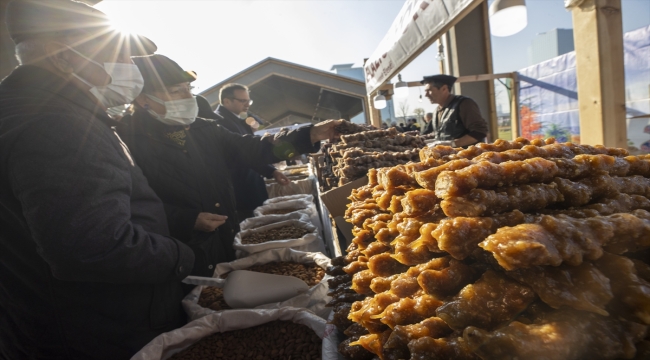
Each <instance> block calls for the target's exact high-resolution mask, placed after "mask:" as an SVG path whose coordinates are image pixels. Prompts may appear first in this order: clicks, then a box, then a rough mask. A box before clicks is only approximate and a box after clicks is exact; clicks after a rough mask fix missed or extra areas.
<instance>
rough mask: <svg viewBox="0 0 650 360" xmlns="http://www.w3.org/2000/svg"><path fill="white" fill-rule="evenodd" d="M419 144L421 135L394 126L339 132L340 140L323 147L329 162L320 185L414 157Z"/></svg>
mask: <svg viewBox="0 0 650 360" xmlns="http://www.w3.org/2000/svg"><path fill="white" fill-rule="evenodd" d="M422 147H424V140H423V138H421V137H420V136H416V135H408V134H402V133H399V132H398V131H397V130H396V129H395V128H390V129H386V130H370V131H363V132H358V133H354V134H347V135H342V136H341V142H339V143H336V144H328V146H327V147H325V149H324V150H325V151H324V152H325V153H326V155H327V157H328V159H327V160H326V163H328V164H330V165H331V166H330V168H329V169H325V172H326V173H327V174H326V175H325V177H324V180H325V184H323V185H326V186H327V188H332V187H336V186H341V185H344V184H347V183H348V182H350V181H353V180H356V179H359V178H362V177H364V176H366V174H367V173H368V170H369V169H376V168H381V167H389V166H395V165H398V164H405V163H408V162H411V161H417V160H418V159H419V150H420V149H421V148H422ZM324 190H325V189H324Z"/></svg>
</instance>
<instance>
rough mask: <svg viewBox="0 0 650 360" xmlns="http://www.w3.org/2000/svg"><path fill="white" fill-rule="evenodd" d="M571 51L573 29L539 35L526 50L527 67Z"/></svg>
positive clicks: (554, 30) (572, 47)
mask: <svg viewBox="0 0 650 360" xmlns="http://www.w3.org/2000/svg"><path fill="white" fill-rule="evenodd" d="M573 50H574V46H573V29H553V30H551V31H547V32H545V33H539V34H537V36H536V37H535V38H534V39H533V42H532V43H531V45H530V47H529V48H528V65H534V64H538V63H540V62H542V61H546V60H548V59H552V58H554V57H556V56H560V55H563V54H566V53H568V52H571V51H573Z"/></svg>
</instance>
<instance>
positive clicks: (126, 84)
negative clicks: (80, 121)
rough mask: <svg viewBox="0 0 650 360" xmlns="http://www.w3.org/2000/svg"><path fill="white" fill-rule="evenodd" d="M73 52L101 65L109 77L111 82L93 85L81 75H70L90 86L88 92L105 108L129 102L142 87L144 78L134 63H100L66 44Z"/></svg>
mask: <svg viewBox="0 0 650 360" xmlns="http://www.w3.org/2000/svg"><path fill="white" fill-rule="evenodd" d="M66 47H67V48H68V49H70V50H71V51H72V52H74V53H75V54H77V55H79V56H81V57H82V58H84V59H86V60H88V61H90V62H91V63H93V64H95V65H97V66H99V67H101V68H103V69H104V71H106V73H107V74H108V75H109V76H110V77H111V82H110V84H108V85H104V86H95V85H93V84H91V83H90V82H88V81H86V79H84V78H82V77H81V76H79V75H77V74H75V73H73V74H72V76H74V77H76V78H77V79H79V80H80V81H81V82H83V83H84V84H86V85H88V86H90V93H91V94H93V95H94V96H95V97H96V98H97V100H99V102H101V103H102V104H103V105H104V106H106V107H107V108H109V107H114V106H119V105H124V104H129V103H131V102H132V101H133V99H135V98H136V97H137V96H138V95H140V92H141V91H142V87H144V79H143V78H142V74H141V73H140V69H138V67H137V66H135V65H134V64H121V63H104V65H103V66H102V65H101V64H100V63H98V62H96V61H94V60H92V59H90V58H88V57H86V56H85V55H83V54H81V53H80V52H78V51H77V50H75V49H73V48H71V47H69V46H67V45H66Z"/></svg>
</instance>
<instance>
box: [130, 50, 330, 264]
mask: <svg viewBox="0 0 650 360" xmlns="http://www.w3.org/2000/svg"><path fill="white" fill-rule="evenodd" d="M133 62H134V63H135V64H136V65H137V66H138V68H139V69H140V72H141V73H142V76H143V78H144V88H143V91H142V94H141V95H140V96H138V97H137V98H136V100H135V101H134V102H133V113H132V114H131V115H126V116H124V118H123V119H122V124H121V125H120V127H119V129H118V131H119V134H120V136H121V137H122V138H123V139H124V141H125V142H126V143H127V145H128V146H129V148H130V149H131V152H132V154H133V157H134V158H135V160H136V162H137V163H138V164H140V166H141V167H142V170H143V172H144V174H145V176H146V177H147V179H148V180H149V185H150V186H151V187H152V188H153V189H154V190H155V191H156V193H157V194H158V196H160V198H161V199H162V200H163V203H164V204H165V211H166V213H167V220H168V222H169V229H170V232H171V234H172V236H174V237H175V238H177V239H179V240H182V241H183V242H185V243H186V244H188V245H189V246H190V247H191V248H192V249H193V250H194V251H195V257H196V263H195V266H194V270H193V273H194V274H196V275H203V276H210V275H212V274H213V273H214V266H215V265H216V264H218V263H220V262H226V261H232V260H234V259H235V251H234V249H233V248H232V243H233V240H234V237H235V234H236V233H237V232H238V231H239V221H238V217H237V212H236V205H235V197H234V193H233V185H232V182H231V175H230V174H231V171H232V170H235V169H239V168H251V167H254V166H263V165H265V164H271V163H275V162H278V161H281V160H285V159H287V158H291V157H293V156H295V155H299V154H302V153H306V152H311V151H314V152H315V151H317V150H318V148H319V145H318V143H319V142H320V140H324V139H329V138H333V137H336V136H337V135H338V134H337V132H336V130H335V127H336V126H337V125H339V124H340V123H341V121H340V120H336V121H333V120H332V121H329V122H323V123H319V124H316V125H314V126H310V127H304V128H301V129H299V130H297V131H293V132H289V133H282V134H280V135H279V136H276V137H275V139H274V141H270V140H267V139H262V138H261V137H259V136H252V135H240V134H236V133H233V132H230V131H228V130H227V129H226V128H224V127H222V126H220V125H218V124H217V123H216V122H215V121H214V120H210V119H202V118H196V114H197V112H198V105H197V103H196V100H195V99H194V96H193V95H192V93H191V92H190V82H192V81H194V80H195V79H196V74H195V73H194V72H191V71H185V70H183V68H181V67H180V66H179V65H178V64H177V63H176V62H174V61H173V60H171V59H169V58H167V57H165V56H163V55H159V54H155V55H151V56H142V57H134V58H133Z"/></svg>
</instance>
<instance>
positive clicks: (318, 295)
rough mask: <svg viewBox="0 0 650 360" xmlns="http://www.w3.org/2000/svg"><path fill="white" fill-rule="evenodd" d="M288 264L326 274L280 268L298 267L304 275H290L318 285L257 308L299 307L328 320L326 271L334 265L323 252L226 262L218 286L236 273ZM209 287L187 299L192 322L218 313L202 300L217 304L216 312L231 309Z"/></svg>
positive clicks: (278, 252)
mask: <svg viewBox="0 0 650 360" xmlns="http://www.w3.org/2000/svg"><path fill="white" fill-rule="evenodd" d="M287 262H292V263H298V264H305V265H307V266H310V265H314V266H317V267H319V268H320V269H322V270H323V272H320V271H313V269H308V268H305V269H300V268H298V267H296V266H278V267H279V268H284V269H287V271H289V272H291V271H292V269H294V268H298V269H295V270H297V271H299V272H301V273H299V274H293V273H287V274H286V275H293V276H296V277H298V278H300V279H302V280H303V281H305V282H307V283H308V284H309V285H311V284H314V285H313V286H312V287H310V288H309V290H308V291H307V292H305V293H303V294H299V295H297V296H294V297H293V298H291V299H288V300H286V301H283V302H279V303H272V304H266V305H261V306H258V307H257V309H262V308H264V309H273V308H281V307H286V306H291V307H296V308H307V309H309V310H311V311H312V312H314V313H315V314H317V315H319V316H321V317H323V318H325V317H327V316H328V314H329V312H330V308H328V307H325V304H327V303H328V302H329V301H330V300H331V299H330V297H329V296H327V292H328V290H329V288H328V285H327V279H328V278H329V276H328V275H325V274H324V270H325V269H327V267H328V266H330V264H331V262H330V259H329V258H328V257H327V256H325V255H323V254H321V253H307V252H302V251H296V250H293V249H289V248H284V249H271V250H267V251H263V252H259V253H255V254H252V255H251V256H248V257H245V258H242V259H239V260H235V261H233V262H229V263H222V264H219V265H217V268H216V269H215V273H214V282H215V284H216V283H218V282H221V281H223V280H221V277H222V276H223V275H225V274H227V273H229V272H231V271H233V270H248V269H250V268H251V267H256V268H260V267H264V265H266V264H269V265H270V264H271V263H287ZM288 265H290V264H288ZM295 270H294V271H295ZM268 273H274V274H276V275H283V274H280V273H278V272H273V271H268ZM319 277H321V278H320V280H319V279H318V278H319ZM206 281H208V279H206ZM207 286H209V285H208V284H207V283H206V285H200V286H197V287H195V288H194V289H193V290H192V291H191V292H190V293H189V294H188V295H187V296H186V297H185V299H183V308H184V309H185V312H186V313H187V315H188V316H189V318H190V319H192V320H194V319H198V318H200V317H203V316H207V315H209V314H212V313H214V312H215V310H213V309H210V308H207V307H203V306H201V305H199V303H200V301H201V302H203V303H204V305H205V304H207V302H210V303H212V304H214V305H212V304H211V305H208V306H211V307H213V308H216V309H218V308H223V309H224V310H225V309H227V308H228V307H227V305H226V304H225V302H224V301H223V295H221V296H220V295H219V293H218V289H216V290H217V291H216V292H215V291H212V288H208V291H209V292H210V293H207V292H206V293H204V290H206V288H207ZM202 294H203V297H202ZM207 297H210V298H209V299H208V298H207ZM224 305H225V306H224Z"/></svg>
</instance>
